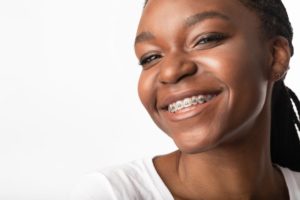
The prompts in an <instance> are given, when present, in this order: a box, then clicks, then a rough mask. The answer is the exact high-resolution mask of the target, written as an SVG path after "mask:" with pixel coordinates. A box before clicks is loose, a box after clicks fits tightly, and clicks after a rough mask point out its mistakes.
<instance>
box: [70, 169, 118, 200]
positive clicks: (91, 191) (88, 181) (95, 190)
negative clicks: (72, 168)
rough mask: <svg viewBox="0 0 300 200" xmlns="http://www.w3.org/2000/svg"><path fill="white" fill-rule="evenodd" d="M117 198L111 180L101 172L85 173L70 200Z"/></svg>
mask: <svg viewBox="0 0 300 200" xmlns="http://www.w3.org/2000/svg"><path fill="white" fill-rule="evenodd" d="M94 199H107V200H116V197H115V194H114V191H113V189H112V186H111V184H110V182H109V180H108V179H107V178H106V177H105V176H104V175H103V174H102V173H100V172H94V173H90V174H88V175H85V176H84V177H83V178H81V180H79V183H78V184H77V185H76V186H75V187H74V188H73V190H72V191H71V195H70V200H94Z"/></svg>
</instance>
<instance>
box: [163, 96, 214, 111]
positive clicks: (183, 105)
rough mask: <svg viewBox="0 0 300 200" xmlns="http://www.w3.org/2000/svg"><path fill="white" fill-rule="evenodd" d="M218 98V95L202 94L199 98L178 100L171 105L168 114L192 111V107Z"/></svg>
mask: <svg viewBox="0 0 300 200" xmlns="http://www.w3.org/2000/svg"><path fill="white" fill-rule="evenodd" d="M216 96H217V94H207V95H203V94H200V95H197V96H192V97H187V98H184V99H182V100H178V101H176V102H173V103H171V104H169V105H168V112H170V113H176V112H180V111H181V112H182V111H184V110H190V108H191V107H193V106H196V105H201V104H205V103H207V102H209V101H211V100H212V99H213V98H214V97H216Z"/></svg>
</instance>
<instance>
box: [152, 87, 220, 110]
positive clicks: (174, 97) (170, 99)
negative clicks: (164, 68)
mask: <svg viewBox="0 0 300 200" xmlns="http://www.w3.org/2000/svg"><path fill="white" fill-rule="evenodd" d="M221 92H222V89H220V88H219V89H201V90H187V91H183V92H176V93H172V94H169V95H166V97H164V98H162V100H161V101H160V103H159V105H158V108H159V109H160V110H165V111H167V110H168V106H169V105H170V104H171V103H175V102H176V101H179V100H183V99H185V98H190V97H192V96H198V95H200V94H201V95H208V94H213V95H216V96H218V95H219V94H220V93H221Z"/></svg>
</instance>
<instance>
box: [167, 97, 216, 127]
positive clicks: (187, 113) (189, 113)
mask: <svg viewBox="0 0 300 200" xmlns="http://www.w3.org/2000/svg"><path fill="white" fill-rule="evenodd" d="M220 96H221V92H219V93H218V94H216V96H215V97H214V98H212V99H211V100H210V101H208V102H206V103H204V104H196V105H194V106H191V107H188V108H185V109H184V110H182V111H179V112H175V113H171V112H169V111H168V110H165V109H163V110H161V112H162V114H163V115H164V116H165V117H166V118H167V119H169V120H170V121H173V122H176V121H182V120H185V119H188V118H192V117H194V116H196V115H199V114H201V113H202V112H203V111H204V110H206V108H207V107H211V106H212V105H213V104H215V103H216V102H217V101H218V100H219V99H220Z"/></svg>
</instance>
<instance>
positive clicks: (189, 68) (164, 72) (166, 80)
mask: <svg viewBox="0 0 300 200" xmlns="http://www.w3.org/2000/svg"><path fill="white" fill-rule="evenodd" d="M197 70H198V67H197V65H196V64H195V63H193V62H186V63H184V64H182V65H180V66H164V67H162V69H161V70H160V74H159V80H160V82H161V83H163V84H170V83H171V84H174V83H177V82H180V81H182V80H183V79H185V78H187V77H190V76H193V75H194V74H196V73H197Z"/></svg>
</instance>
